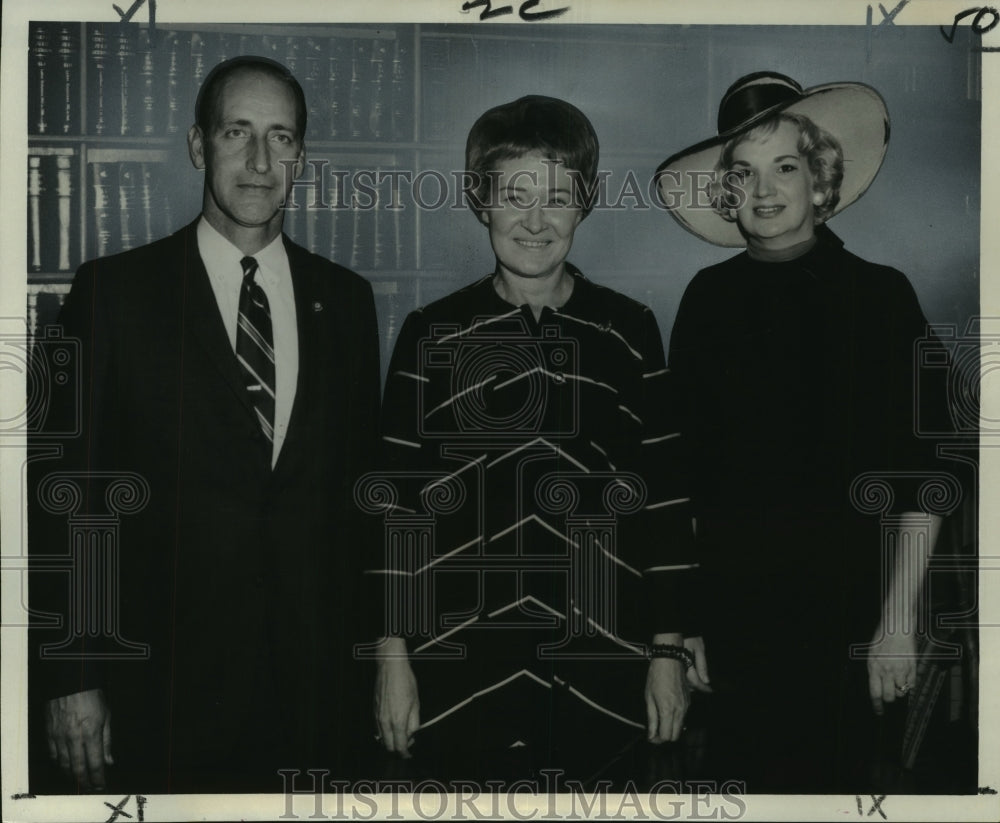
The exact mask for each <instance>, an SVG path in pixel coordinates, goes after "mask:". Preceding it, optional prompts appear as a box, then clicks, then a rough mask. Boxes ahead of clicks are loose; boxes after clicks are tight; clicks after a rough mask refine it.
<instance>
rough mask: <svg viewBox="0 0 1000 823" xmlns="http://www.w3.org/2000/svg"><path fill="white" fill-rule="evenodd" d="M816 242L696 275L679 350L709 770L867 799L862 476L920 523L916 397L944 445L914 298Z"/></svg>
mask: <svg viewBox="0 0 1000 823" xmlns="http://www.w3.org/2000/svg"><path fill="white" fill-rule="evenodd" d="M817 235H818V236H817V241H816V243H815V245H814V246H813V247H812V248H811V249H809V250H808V251H807V252H806V253H805V254H803V255H801V256H799V257H797V258H795V259H793V260H789V261H786V262H764V261H760V260H755V259H753V258H751V257H750V256H749V255H748V253H746V252H744V253H742V254H740V255H738V256H736V257H734V258H732V259H730V260H727V261H725V262H723V263H721V264H719V265H716V266H712V267H710V268H707V269H704V270H703V271H701V272H699V273H698V274H697V276H696V277H695V278H694V279H693V280H692V282H691V283H690V285H689V286H688V288H687V290H686V292H685V294H684V297H683V299H682V302H681V305H680V307H679V311H678V315H677V320H676V322H675V325H674V329H673V333H672V336H671V341H670V366H671V369H672V371H673V372H674V376H675V378H676V381H677V386H678V392H679V393H680V394H681V395H682V396H683V403H682V408H683V422H682V430H683V431H684V432H685V434H686V435H688V442H689V444H690V445H691V447H692V460H693V464H694V466H695V471H694V474H693V502H694V510H695V516H696V522H697V535H698V543H699V547H700V551H699V555H700V557H701V560H702V567H703V574H704V582H705V585H706V587H707V590H706V597H705V598H703V600H704V603H705V605H706V608H705V609H704V611H703V614H702V616H701V620H702V626H703V629H704V635H705V638H706V644H707V654H708V660H709V669H710V672H711V675H712V682H713V686H714V687H715V691H716V694H715V695H713V696H712V697H710V698H709V699H708V700H707V701H701V702H703V703H706V704H708V706H709V707H710V709H711V711H710V714H711V716H712V717H714V726H715V727H716V728H715V729H714V739H713V738H712V737H711V736H710V739H709V744H708V754H709V761H708V762H709V764H713V765H709V766H707V767H706V769H707V771H709V772H712V771H713V769H714V770H715V771H716V772H718V773H722V774H721V776H724V777H726V778H735V779H746V780H747V782H748V788H749V790H750V791H789V792H793V791H834V790H850V791H855V790H860V788H859V786H860V784H859V783H858V782H857V781H858V780H860V779H861V777H860V776H859V771H858V769H859V768H860V767H861V763H862V760H863V759H864V755H865V752H870V751H873V750H874V748H877V745H878V744H877V740H875V739H874V738H873V737H872V735H877V734H878V733H879V731H878V729H877V728H875V727H874V726H872V724H871V715H872V711H871V708H870V707H869V706H868V705H867V680H866V667H865V660H864V657H863V655H857V654H855V655H854V659H852V656H851V655H850V654H849V646H850V644H852V643H866V642H868V641H870V640H871V638H872V634H873V632H874V630H875V627H876V625H877V622H878V620H879V617H880V606H881V598H882V596H881V588H880V587H881V585H882V583H883V575H882V571H881V552H880V546H881V539H880V535H881V528H882V522H881V520H880V516H879V514H878V513H874V514H873V513H870V512H869V513H865V512H864V511H862V509H863V508H865V507H864V506H863V505H861V504H860V503H861V501H860V499H859V495H861V494H862V492H861V491H860V489H859V488H856V489H855V491H854V492H853V493H852V491H851V489H852V482H854V481H855V479H856V478H858V477H859V476H860V475H862V474H863V473H867V472H878V473H883V474H884V473H887V472H889V473H894V476H893V477H892V479H891V480H889V483H890V485H891V486H892V487H893V490H894V501H893V502H892V504H891V505H887V507H886V513H887V514H888V513H892V512H902V511H921V510H925V508H924V507H923V506H922V505H921V500H919V499H918V491H919V489H920V486H921V483H922V482H923V481H924V480H926V479H927V477H928V473H932V472H935V471H940V470H941V468H942V466H941V463H940V461H939V460H938V459H937V458H936V456H935V445H936V444H935V442H934V441H933V440H932V439H928V438H921V437H918V436H916V434H915V427H914V420H915V415H914V411H915V398H916V405H917V406H919V411H920V419H921V420H922V424H923V425H925V426H926V427H927V428H928V429H929V430H931V431H940V430H941V426H942V425H947V423H946V421H947V411H946V409H945V407H944V401H945V395H944V392H943V391H942V390H941V386H940V385H937V384H934V385H931V384H930V383H929V381H934V380H936V377H935V376H934V375H933V374H923V375H921V378H922V380H921V382H920V384H919V385H918V381H917V379H916V370H915V368H914V362H915V361H914V357H915V354H916V353H917V351H918V350H919V349H915V345H917V344H918V341H921V340H922V339H924V338H925V335H926V320H925V318H924V316H923V313H922V312H921V310H920V306H919V304H918V302H917V298H916V295H915V294H914V292H913V289H912V287H911V286H910V284H909V282H908V281H907V279H906V277H905V276H904V275H903V274H901V273H900V272H898V271H896V270H894V269H891V268H888V267H885V266H879V265H875V264H872V263H868V262H866V261H864V260H861V259H860V258H858V257H856V256H854V255H853V254H850V253H849V252H847V251H846V250H844V248H843V246H842V244H841V242H840V241H839V239H838V238H837V237H836V236H835V235H833V233H832V232H830V231H829V230H828V229H826V228H825V227H820V228H819V229H818V231H817ZM919 345H920V346H923V347H925V348H926V347H927V346H931V347H935V348H938V350H940V349H939V344H938V343H937V342H936V341H934V340H933V339H927V340H924V342H923V343H920V344H919ZM901 473H911V474H910V475H908V476H903V475H902V474H901ZM699 708H701V707H699Z"/></svg>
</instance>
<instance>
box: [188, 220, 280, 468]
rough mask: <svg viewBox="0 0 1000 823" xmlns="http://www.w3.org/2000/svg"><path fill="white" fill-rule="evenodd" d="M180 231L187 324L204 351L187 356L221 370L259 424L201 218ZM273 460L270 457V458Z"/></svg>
mask: <svg viewBox="0 0 1000 823" xmlns="http://www.w3.org/2000/svg"><path fill="white" fill-rule="evenodd" d="M199 219H200V218H198V219H196V220H195V221H194V222H192V223H190V224H189V225H188V226H186V227H185V228H183V229H181V230H180V231H179V232H177V233H176V234H175V235H174V237H175V238H177V240H178V242H179V243H180V244H181V255H182V259H183V260H184V266H183V271H182V277H181V278H180V280H181V288H182V290H183V293H182V305H183V312H184V325H185V326H186V327H187V328H188V329H189V330H190V332H191V335H192V337H193V338H194V342H195V343H196V345H198V347H199V348H200V352H191V353H189V354H188V355H187V356H194V357H196V356H199V354H200V355H202V356H204V357H205V358H206V359H207V360H208V361H209V362H211V363H212V365H214V366H215V368H216V369H217V370H218V372H219V375H220V377H221V378H222V380H224V381H225V383H226V384H227V385H228V386H229V388H230V389H231V390H232V395H233V397H234V398H235V400H236V401H237V402H238V403H239V404H240V405H241V406H242V407H243V410H244V411H245V413H246V414H247V416H248V419H250V420H252V421H253V425H255V426H256V425H257V419H256V414H255V413H254V409H253V404H252V403H251V401H250V395H249V394H248V393H247V390H246V379H245V377H244V376H243V372H242V370H241V369H240V367H239V364H238V363H237V361H236V356H235V355H234V354H233V346H232V343H230V341H229V335H228V334H227V333H226V326H225V323H224V322H223V320H222V313H221V312H220V311H219V303H218V301H217V300H216V299H215V292H214V291H213V290H212V284H211V281H210V280H209V279H208V272H207V271H206V270H205V264H204V262H203V261H202V259H201V253H200V252H199V250H198V231H197V226H198V220H199ZM268 464H270V458H269V459H268Z"/></svg>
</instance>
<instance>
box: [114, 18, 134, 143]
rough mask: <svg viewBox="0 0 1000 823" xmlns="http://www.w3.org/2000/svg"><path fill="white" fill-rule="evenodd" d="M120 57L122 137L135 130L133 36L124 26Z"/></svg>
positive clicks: (119, 90)
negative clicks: (131, 78)
mask: <svg viewBox="0 0 1000 823" xmlns="http://www.w3.org/2000/svg"><path fill="white" fill-rule="evenodd" d="M116 55H117V57H118V103H119V113H120V115H121V119H120V120H119V130H118V131H119V134H121V136H122V137H127V136H129V135H131V134H132V133H133V131H134V127H133V124H132V112H131V109H130V102H129V97H130V95H129V82H128V78H129V69H131V68H132V55H133V50H132V38H131V36H130V33H129V29H127V28H126V27H125V26H122V27H121V28H120V30H119V32H118V41H117V51H116Z"/></svg>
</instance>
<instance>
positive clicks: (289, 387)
mask: <svg viewBox="0 0 1000 823" xmlns="http://www.w3.org/2000/svg"><path fill="white" fill-rule="evenodd" d="M198 252H199V253H200V254H201V259H202V262H203V263H204V264H205V270H206V271H207V272H208V279H209V281H210V282H211V284H212V291H213V292H215V301H216V303H218V305H219V313H220V314H221V315H222V322H223V323H224V324H225V327H226V333H227V334H228V335H229V344H230V345H231V346H232V347H233V354H234V356H235V354H236V324H237V317H238V315H239V309H240V288H241V285H242V283H243V267H242V265H241V264H240V261H241V260H242V259H243V258H244V257H246V255H245V254H243V252H241V251H240V250H239V249H238V248H236V246H234V245H233V244H232V243H230V242H229V241H228V240H227V239H226V238H225V237H223V236H222V235H221V234H219V232H218V231H216V230H215V228H213V227H212V226H211V225H210V224H209V222H208V221H207V220H206V219H205V218H204V217H202V218H201V220H199V221H198ZM253 258H254V259H255V260H256V261H257V272H256V274H255V275H254V280H255V282H257V283H258V284H259V285H260V287H261V288H262V289H263V290H264V294H265V295H266V296H267V302H268V305H269V307H270V310H271V334H272V336H273V338H274V341H273V342H274V381H275V387H274V444H273V450H272V452H271V466H272V467H273V466H274V464H275V463H277V462H278V454H279V453H280V452H281V445H282V443H284V442H285V435H286V433H287V432H288V421H289V419H290V418H291V416H292V404H293V402H294V401H295V386H296V382H297V380H298V376H299V339H298V326H297V325H296V321H295V292H294V289H293V287H292V272H291V269H290V268H289V266H288V255H287V254H286V253H285V245H284V243H283V242H282V240H281V235H280V234H279V235H278V236H277V237H275V238H274V240H272V241H271V242H270V243H269V244H268V245H267V246H265V247H264V248H263V249H261V250H260V251H259V252H257V253H256V254H255V255H253Z"/></svg>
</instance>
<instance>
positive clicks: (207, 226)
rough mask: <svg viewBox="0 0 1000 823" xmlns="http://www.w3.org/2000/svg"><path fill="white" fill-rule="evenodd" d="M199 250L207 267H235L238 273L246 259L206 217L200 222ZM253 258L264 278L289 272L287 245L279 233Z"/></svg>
mask: <svg viewBox="0 0 1000 823" xmlns="http://www.w3.org/2000/svg"><path fill="white" fill-rule="evenodd" d="M198 250H199V251H200V252H201V255H202V259H203V260H204V261H205V264H206V266H211V267H220V266H221V267H224V268H225V269H227V270H229V269H230V268H232V267H234V268H232V270H234V271H237V272H239V270H240V266H239V263H240V261H241V260H242V259H243V258H244V257H246V255H245V254H243V252H242V251H240V250H239V249H238V248H236V246H234V245H233V244H232V243H231V242H230V241H229V240H228V239H227V238H226V237H224V236H223V235H222V233H221V232H219V230H218V229H216V228H215V226H213V225H212V224H211V223H209V222H208V220H206V219H205V216H204V215H202V217H201V220H199V221H198ZM253 258H254V259H255V260H256V261H257V265H258V266H259V267H260V272H261V275H262V276H264V277H268V276H270V277H275V276H280V274H281V272H282V271H287V270H288V255H287V254H286V253H285V244H284V241H283V239H282V235H281V233H280V232H279V233H278V235H277V237H275V238H274V240H272V241H271V242H270V243H268V244H267V245H266V246H264V248H262V249H261V250H260V251H258V252H257V253H256V254H254V255H253Z"/></svg>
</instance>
